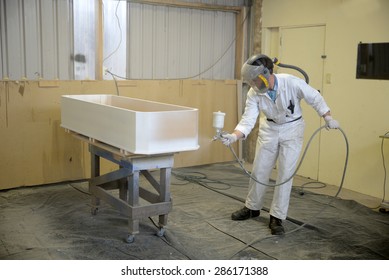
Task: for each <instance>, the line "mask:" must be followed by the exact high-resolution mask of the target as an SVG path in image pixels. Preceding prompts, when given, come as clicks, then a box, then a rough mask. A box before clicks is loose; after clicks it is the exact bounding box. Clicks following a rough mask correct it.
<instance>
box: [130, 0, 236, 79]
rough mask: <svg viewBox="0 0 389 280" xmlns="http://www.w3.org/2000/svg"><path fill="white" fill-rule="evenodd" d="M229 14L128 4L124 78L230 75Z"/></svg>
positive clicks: (232, 23)
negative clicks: (125, 71) (126, 53)
mask: <svg viewBox="0 0 389 280" xmlns="http://www.w3.org/2000/svg"><path fill="white" fill-rule="evenodd" d="M235 17H236V15H235V13H233V12H219V11H207V10H200V9H192V8H190V9H189V8H176V7H164V6H155V5H145V4H130V6H129V22H130V24H129V42H128V50H129V51H128V77H130V78H132V79H174V78H194V79H233V78H234V61H235V41H234V39H235V27H236V26H235Z"/></svg>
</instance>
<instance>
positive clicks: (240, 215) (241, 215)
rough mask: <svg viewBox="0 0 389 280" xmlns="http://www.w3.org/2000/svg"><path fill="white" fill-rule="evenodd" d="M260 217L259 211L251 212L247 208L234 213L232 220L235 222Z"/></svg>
mask: <svg viewBox="0 0 389 280" xmlns="http://www.w3.org/2000/svg"><path fill="white" fill-rule="evenodd" d="M258 216H259V210H251V209H248V208H247V207H246V206H245V207H243V208H242V209H240V210H238V211H236V212H234V213H232V215H231V219H233V220H234V221H237V220H247V219H249V218H255V217H258Z"/></svg>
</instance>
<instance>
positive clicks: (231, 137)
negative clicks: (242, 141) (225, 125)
mask: <svg viewBox="0 0 389 280" xmlns="http://www.w3.org/2000/svg"><path fill="white" fill-rule="evenodd" d="M221 140H222V143H223V144H224V145H226V146H229V145H231V144H232V143H234V142H236V140H238V136H237V135H236V134H235V133H232V134H228V133H226V134H223V135H222V139H221Z"/></svg>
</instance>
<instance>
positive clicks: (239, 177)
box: [0, 163, 389, 260]
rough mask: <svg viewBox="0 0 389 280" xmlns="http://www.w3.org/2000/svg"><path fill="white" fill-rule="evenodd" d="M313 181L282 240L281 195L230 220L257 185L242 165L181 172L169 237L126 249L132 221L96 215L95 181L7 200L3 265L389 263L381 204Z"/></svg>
mask: <svg viewBox="0 0 389 280" xmlns="http://www.w3.org/2000/svg"><path fill="white" fill-rule="evenodd" d="M246 168H247V169H249V168H250V167H249V166H246ZM157 173H158V172H156V173H155V174H154V175H155V177H158V174H157ZM307 181H309V180H307V179H306V178H302V177H298V176H297V177H296V178H295V179H294V188H293V190H292V195H291V202H290V207H289V213H288V219H287V220H286V221H284V226H285V230H286V233H287V234H286V235H285V236H284V237H275V236H272V235H271V234H270V231H269V228H268V221H269V214H268V212H267V210H266V208H268V207H269V205H270V202H271V198H272V193H271V190H269V193H268V195H267V196H266V198H265V207H264V209H262V211H261V215H260V216H259V217H257V218H254V219H250V220H246V221H232V220H231V219H230V215H231V213H232V212H233V211H235V210H237V209H239V208H241V207H242V206H243V201H244V199H245V196H246V194H247V184H248V176H247V175H246V174H244V173H243V172H242V170H241V169H239V168H238V167H237V164H235V163H223V164H214V165H208V166H198V167H191V168H179V169H174V170H173V175H172V184H171V197H172V201H173V208H172V210H171V212H170V213H169V219H168V225H167V226H166V227H165V230H166V231H165V235H164V236H162V237H159V236H157V235H156V232H157V228H156V221H157V220H158V217H149V218H145V219H143V220H142V221H141V223H140V232H139V234H137V235H136V236H135V241H134V242H133V243H126V242H125V237H126V235H127V233H128V231H127V224H128V218H127V217H125V216H122V215H120V214H119V213H118V211H116V210H115V209H113V208H112V207H111V206H109V205H108V204H105V203H102V205H101V207H100V208H99V211H98V214H97V215H96V216H93V215H91V213H90V194H88V183H87V182H86V181H85V182H70V183H64V184H57V185H51V186H37V187H30V188H20V189H14V190H9V191H2V192H0V210H1V211H0V224H1V227H0V241H1V242H0V259H22V260H31V259H59V260H69V259H70V260H84V259H86V260H101V259H104V260H112V259H123V260H153V259H160V260H188V259H190V260H194V259H200V260H229V259H231V260H252V259H262V260H273V259H277V260H322V259H324V260H329V259H347V260H350V259H363V260H370V259H373V260H382V259H389V220H388V217H389V215H388V214H384V213H380V212H378V211H377V207H378V206H379V205H380V201H381V200H380V199H377V198H372V197H368V196H365V195H361V194H358V193H355V192H351V191H348V190H345V189H343V190H342V191H341V193H340V195H339V196H338V198H337V199H334V198H333V195H334V194H335V193H336V192H337V190H338V187H336V186H326V187H325V188H319V189H312V188H308V187H306V188H304V189H301V187H300V186H301V185H302V184H304V183H306V182H307ZM140 184H141V185H144V184H146V180H145V179H144V178H142V177H141V181H140ZM310 187H314V185H311V186H310ZM302 190H303V191H304V194H303V195H302V194H301V191H302ZM371 208H375V209H371Z"/></svg>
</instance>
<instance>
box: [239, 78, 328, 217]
mask: <svg viewBox="0 0 389 280" xmlns="http://www.w3.org/2000/svg"><path fill="white" fill-rule="evenodd" d="M275 79H276V80H277V94H276V100H275V102H274V101H273V100H272V99H271V98H270V97H269V95H268V94H267V93H256V92H255V91H254V90H253V89H252V88H251V89H250V91H249V92H248V96H247V100H246V108H245V111H244V114H243V116H242V119H241V120H240V122H239V124H238V125H237V126H236V128H235V129H236V130H239V131H240V132H242V133H243V134H244V135H245V137H247V135H248V134H249V133H250V132H251V130H252V129H253V127H254V125H255V123H256V120H257V118H258V116H259V114H260V112H263V113H264V115H265V117H266V118H261V120H260V124H259V133H258V139H257V146H256V152H255V153H256V154H255V159H254V163H253V171H252V175H253V177H254V178H256V179H257V180H258V181H260V182H263V183H268V182H269V179H270V176H271V172H272V169H273V168H274V166H275V164H276V161H277V158H278V177H277V180H276V184H278V183H281V182H284V181H285V180H287V179H288V178H290V177H291V176H292V175H293V173H294V172H295V169H296V166H297V164H298V159H299V156H300V152H301V149H302V146H303V137H304V127H305V123H304V120H303V118H302V110H301V107H300V101H301V99H304V100H305V102H307V104H309V105H310V106H312V107H313V108H314V109H315V110H316V112H317V113H318V114H319V116H323V115H324V114H325V113H327V112H328V111H330V108H329V107H328V106H327V104H326V102H325V100H324V99H323V97H322V96H321V95H320V93H319V92H318V91H317V90H315V89H314V88H312V87H311V86H309V85H308V84H307V83H306V82H305V81H303V80H302V79H299V78H297V77H294V76H292V75H289V74H275ZM292 184H293V180H289V181H288V182H286V183H285V184H282V185H280V186H276V187H274V188H275V189H274V195H273V201H272V204H271V207H270V215H272V216H274V217H276V218H279V219H283V220H284V219H286V217H287V212H288V207H289V198H290V192H291V189H292ZM266 190H267V186H265V185H262V184H259V183H257V182H256V181H255V180H253V179H250V182H249V191H248V195H247V198H246V203H245V206H246V207H247V208H249V209H251V210H260V209H261V208H262V206H263V199H264V196H265V192H266Z"/></svg>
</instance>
